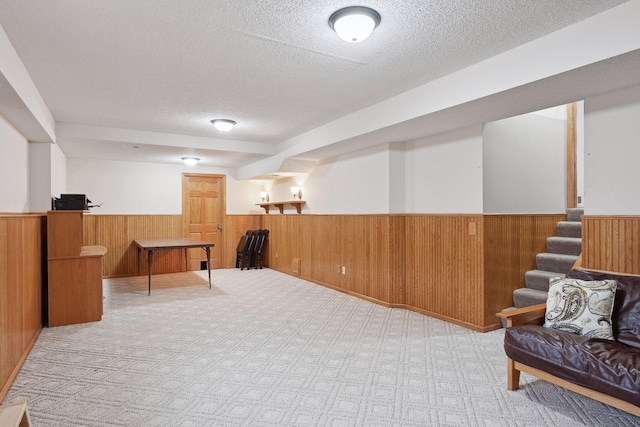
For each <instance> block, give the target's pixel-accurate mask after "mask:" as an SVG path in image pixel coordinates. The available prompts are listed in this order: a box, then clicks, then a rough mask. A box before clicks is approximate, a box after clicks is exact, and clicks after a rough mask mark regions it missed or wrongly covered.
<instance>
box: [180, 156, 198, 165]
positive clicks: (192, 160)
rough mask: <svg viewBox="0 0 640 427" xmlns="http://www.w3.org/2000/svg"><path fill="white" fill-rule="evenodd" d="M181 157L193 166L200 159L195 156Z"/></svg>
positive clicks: (185, 162) (186, 163)
mask: <svg viewBox="0 0 640 427" xmlns="http://www.w3.org/2000/svg"><path fill="white" fill-rule="evenodd" d="M181 159H182V161H183V162H184V164H185V165H187V166H195V165H197V164H198V162H199V161H200V159H199V158H197V157H181Z"/></svg>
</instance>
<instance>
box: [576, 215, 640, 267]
mask: <svg viewBox="0 0 640 427" xmlns="http://www.w3.org/2000/svg"><path fill="white" fill-rule="evenodd" d="M582 266H583V268H590V269H594V270H607V271H617V272H620V273H629V274H640V216H596V215H589V216H583V217H582Z"/></svg>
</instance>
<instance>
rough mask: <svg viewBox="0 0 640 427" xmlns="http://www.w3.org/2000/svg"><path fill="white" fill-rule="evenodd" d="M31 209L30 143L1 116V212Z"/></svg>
mask: <svg viewBox="0 0 640 427" xmlns="http://www.w3.org/2000/svg"><path fill="white" fill-rule="evenodd" d="M29 209H30V208H29V143H28V141H27V139H26V138H25V137H24V136H23V135H22V134H21V133H20V132H18V131H17V130H16V129H15V128H14V127H13V126H12V125H11V124H10V123H9V122H8V121H7V120H6V119H5V118H4V117H2V116H0V212H12V213H16V212H29Z"/></svg>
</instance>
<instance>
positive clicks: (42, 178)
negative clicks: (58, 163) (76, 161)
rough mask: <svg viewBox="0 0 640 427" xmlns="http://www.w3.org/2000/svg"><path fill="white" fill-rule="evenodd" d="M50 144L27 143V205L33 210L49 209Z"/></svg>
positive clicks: (43, 210) (50, 194)
mask: <svg viewBox="0 0 640 427" xmlns="http://www.w3.org/2000/svg"><path fill="white" fill-rule="evenodd" d="M52 195H53V194H52V193H51V144H50V143H48V142H31V143H29V206H30V208H31V211H33V212H46V211H48V210H49V209H51V196H52Z"/></svg>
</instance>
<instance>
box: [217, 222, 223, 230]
mask: <svg viewBox="0 0 640 427" xmlns="http://www.w3.org/2000/svg"><path fill="white" fill-rule="evenodd" d="M218 230H220V231H222V224H220V223H218Z"/></svg>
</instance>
